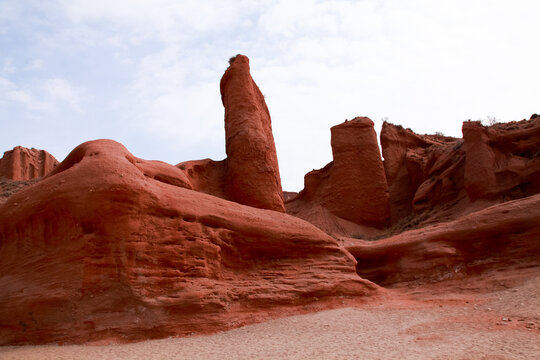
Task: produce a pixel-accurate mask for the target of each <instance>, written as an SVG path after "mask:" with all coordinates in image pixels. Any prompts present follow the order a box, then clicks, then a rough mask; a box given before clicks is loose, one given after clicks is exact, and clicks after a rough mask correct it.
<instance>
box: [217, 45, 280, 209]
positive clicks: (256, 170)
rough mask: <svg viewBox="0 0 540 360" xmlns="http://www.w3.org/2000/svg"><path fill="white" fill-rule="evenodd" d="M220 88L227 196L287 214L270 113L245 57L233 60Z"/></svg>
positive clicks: (245, 203) (241, 56) (240, 56)
mask: <svg viewBox="0 0 540 360" xmlns="http://www.w3.org/2000/svg"><path fill="white" fill-rule="evenodd" d="M220 89H221V99H222V101H223V106H224V107H225V138H226V152H227V169H226V179H227V182H226V184H225V185H226V193H227V195H228V197H229V198H230V199H231V200H233V201H236V202H238V203H240V204H244V205H249V206H254V207H258V208H262V209H270V210H276V211H282V212H284V211H285V207H284V205H283V192H282V189H281V178H280V176H279V168H278V161H277V155H276V148H275V145H274V137H273V135H272V124H271V120H270V113H269V111H268V108H267V107H266V103H265V101H264V96H263V95H262V93H261V91H260V90H259V88H258V87H257V84H255V82H254V81H253V79H252V78H251V75H250V72H249V59H248V58H247V57H246V56H243V55H237V56H236V57H234V58H232V59H231V60H230V66H229V68H228V69H227V71H225V74H224V75H223V77H222V78H221V84H220Z"/></svg>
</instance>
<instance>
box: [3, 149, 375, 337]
mask: <svg viewBox="0 0 540 360" xmlns="http://www.w3.org/2000/svg"><path fill="white" fill-rule="evenodd" d="M191 187H192V186H191V184H190V181H189V179H188V178H187V177H186V176H185V173H184V172H183V171H181V170H180V169H178V168H176V167H173V166H171V165H167V164H165V163H161V162H149V161H145V160H142V159H138V158H136V157H134V156H133V155H131V154H130V153H129V152H128V151H127V150H126V149H125V148H124V147H123V146H122V145H121V144H118V143H116V142H114V141H111V140H98V141H92V142H88V143H84V144H82V145H80V146H78V147H77V148H76V149H74V150H73V152H72V153H71V154H70V155H69V156H68V157H67V158H66V159H65V160H64V161H63V162H62V163H61V164H60V165H59V166H58V167H56V169H55V170H54V172H53V173H52V174H51V175H49V176H48V177H46V178H44V179H43V180H41V181H40V182H38V183H35V184H33V185H32V186H29V187H27V188H25V189H23V190H21V191H19V192H18V193H16V194H14V195H12V196H11V197H9V198H8V199H7V202H6V203H5V204H3V205H1V206H0V274H1V276H0V288H1V289H2V291H0V303H1V304H2V306H1V307H0V324H2V326H1V327H0V344H3V345H5V344H28V343H31V344H38V343H48V342H60V343H74V342H76V343H82V342H88V341H102V340H104V339H105V340H109V341H120V342H123V341H132V340H141V339H149V338H160V337H167V336H177V335H188V334H192V333H194V332H197V333H199V332H208V331H217V330H224V329H227V328H230V327H235V326H239V325H242V324H245V323H249V322H254V321H261V320H263V319H266V318H268V314H269V313H271V312H272V311H274V314H275V313H276V311H277V312H279V311H284V310H276V309H284V308H288V309H292V308H295V307H297V308H298V307H299V306H300V305H301V306H304V305H307V304H309V303H311V302H314V301H318V306H319V307H320V308H324V306H326V305H325V304H327V303H325V301H330V300H331V299H332V298H334V297H336V296H342V297H349V296H350V297H361V296H367V295H373V294H375V293H376V292H377V287H376V286H375V285H374V284H372V283H370V282H369V281H366V280H363V279H361V278H359V277H358V276H357V274H356V272H355V265H356V262H355V260H354V259H353V258H352V256H351V255H350V254H349V253H348V252H346V251H344V250H343V249H342V248H340V247H339V246H338V244H337V243H336V241H335V240H334V239H333V238H331V237H330V236H328V235H326V234H325V233H323V232H322V231H320V230H319V229H317V228H316V227H314V226H312V225H311V224H309V223H307V222H305V221H302V220H300V219H298V218H295V217H292V216H290V215H287V214H283V213H280V212H276V211H269V210H263V209H256V208H253V207H249V206H244V205H240V204H237V203H234V202H230V201H226V200H223V199H220V198H218V197H215V196H210V195H207V194H204V193H202V192H196V191H193V190H191V189H190V188H191ZM296 311H298V310H296Z"/></svg>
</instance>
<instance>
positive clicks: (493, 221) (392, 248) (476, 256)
mask: <svg viewBox="0 0 540 360" xmlns="http://www.w3.org/2000/svg"><path fill="white" fill-rule="evenodd" d="M539 225H540V195H533V196H530V197H527V198H525V199H519V200H514V201H509V202H506V203H503V204H498V205H493V206H491V207H488V208H486V209H483V210H480V211H478V212H474V213H471V214H468V215H467V216H464V217H461V218H459V219H457V220H454V221H451V222H446V223H441V224H436V225H432V226H429V227H425V228H422V229H417V230H411V231H407V232H404V233H401V234H399V235H396V236H393V237H390V238H387V239H383V240H378V241H371V242H369V241H356V240H353V239H350V241H349V242H348V244H347V245H346V248H347V249H348V250H349V251H350V252H351V254H353V255H354V256H355V258H356V259H357V260H358V265H357V271H358V274H359V275H360V276H362V277H364V278H366V279H370V280H372V281H374V282H376V283H377V284H380V285H384V286H388V285H396V284H401V285H403V284H405V283H416V284H417V285H418V284H422V283H426V282H428V283H429V282H436V281H442V280H447V279H467V278H468V277H469V276H471V275H476V274H480V273H482V272H484V271H486V270H488V269H491V270H492V269H497V270H499V271H500V270H508V269H512V268H522V269H523V268H527V267H534V266H538V259H539V257H540V241H538V239H539V238H540V226H539Z"/></svg>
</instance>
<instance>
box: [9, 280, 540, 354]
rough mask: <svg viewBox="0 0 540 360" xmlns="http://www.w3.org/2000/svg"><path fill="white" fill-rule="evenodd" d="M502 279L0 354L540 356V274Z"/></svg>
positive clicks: (16, 349)
mask: <svg viewBox="0 0 540 360" xmlns="http://www.w3.org/2000/svg"><path fill="white" fill-rule="evenodd" d="M500 283H501V286H499V287H500V288H501V289H498V290H495V291H494V290H493V289H492V290H491V291H489V292H481V293H478V292H471V291H467V290H466V289H465V290H463V289H462V291H455V289H454V291H453V292H452V294H447V293H445V292H441V291H439V292H437V288H436V289H435V290H434V291H431V290H429V289H427V290H426V289H424V290H412V291H411V290H407V291H404V290H403V289H401V290H393V292H392V296H391V297H390V298H389V299H388V300H384V301H383V302H382V303H379V304H368V305H363V306H359V307H348V308H341V309H334V310H327V311H321V312H318V313H313V314H308V315H298V316H291V317H286V318H281V319H277V320H272V321H268V322H265V323H261V324H255V325H249V326H244V327H242V328H238V329H235V330H231V331H226V332H221V333H217V334H213V335H205V336H195V337H191V338H170V339H162V340H152V341H144V342H139V343H133V344H122V345H106V346H91V345H83V346H81V345H76V346H71V345H70V346H56V345H52V346H51V345H49V346H20V347H9V346H4V347H0V359H2V360H10V359H28V360H31V359H40V360H43V359H91V360H98V359H192V360H196V359H205V360H211V359H220V360H224V359H400V360H404V359H492V360H495V359H497V360H499V359H536V360H538V359H540V276H538V275H537V276H534V277H532V278H529V279H528V280H526V281H524V282H520V283H519V284H517V285H516V284H511V285H507V284H504V281H500ZM438 289H439V290H440V289H441V287H439V288H438ZM437 294H438V295H437Z"/></svg>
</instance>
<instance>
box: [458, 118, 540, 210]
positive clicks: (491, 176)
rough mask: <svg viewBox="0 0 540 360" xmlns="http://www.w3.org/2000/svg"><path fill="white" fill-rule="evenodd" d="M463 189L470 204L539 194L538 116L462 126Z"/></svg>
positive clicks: (539, 146)
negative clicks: (482, 200)
mask: <svg viewBox="0 0 540 360" xmlns="http://www.w3.org/2000/svg"><path fill="white" fill-rule="evenodd" d="M463 139H464V140H465V153H466V162H465V189H466V191H467V194H468V196H469V198H470V199H471V200H472V201H475V200H478V199H497V198H505V199H512V198H521V197H525V196H529V195H531V194H535V193H538V192H540V117H532V118H531V119H530V120H529V121H520V122H511V123H501V124H495V125H493V126H490V127H486V126H483V125H482V124H481V123H480V122H479V121H466V122H464V123H463Z"/></svg>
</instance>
